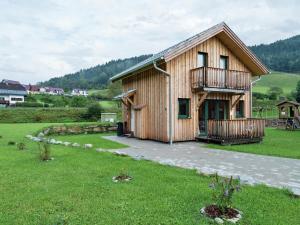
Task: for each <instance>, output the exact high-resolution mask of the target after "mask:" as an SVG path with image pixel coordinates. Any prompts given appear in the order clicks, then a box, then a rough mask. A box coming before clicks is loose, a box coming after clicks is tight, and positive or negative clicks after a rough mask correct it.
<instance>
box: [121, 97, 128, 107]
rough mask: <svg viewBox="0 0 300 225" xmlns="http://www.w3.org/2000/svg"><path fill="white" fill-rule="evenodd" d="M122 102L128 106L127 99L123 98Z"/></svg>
mask: <svg viewBox="0 0 300 225" xmlns="http://www.w3.org/2000/svg"><path fill="white" fill-rule="evenodd" d="M121 102H122V103H123V104H124V105H125V106H126V107H128V104H127V102H126V100H125V99H124V98H121Z"/></svg>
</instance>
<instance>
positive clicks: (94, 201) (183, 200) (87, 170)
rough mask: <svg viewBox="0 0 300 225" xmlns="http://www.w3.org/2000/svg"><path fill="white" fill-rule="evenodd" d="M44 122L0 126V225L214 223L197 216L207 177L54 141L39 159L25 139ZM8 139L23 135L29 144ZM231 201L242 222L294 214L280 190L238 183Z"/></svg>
mask: <svg viewBox="0 0 300 225" xmlns="http://www.w3.org/2000/svg"><path fill="white" fill-rule="evenodd" d="M48 125H49V124H42V123H36V124H1V125H0V135H1V136H2V138H0V146H1V147H0V161H1V163H0V190H1V191H0V199H1V201H0V224H5V225H11V224H13V225H15V224H22V225H31V224H47V225H48V224H53V225H54V224H56V225H58V224H72V225H76V224H80V225H81V224H125V225H126V224H128V225H129V224H130V225H134V224H161V225H162V224H165V225H168V224H172V225H176V224H180V225H185V224H186V225H192V224H202V225H208V224H213V222H212V221H211V220H209V219H206V218H204V217H202V216H201V215H199V209H200V208H201V207H202V206H204V205H206V204H209V203H211V196H210V194H211V190H210V189H209V188H208V185H209V183H210V180H211V179H210V178H209V177H206V176H202V175H198V174H196V173H195V171H194V170H186V169H180V168H174V167H169V166H163V165H158V164H156V163H153V162H150V161H143V160H142V161H134V160H132V159H130V158H128V157H118V156H115V155H113V154H111V153H98V152H96V151H92V150H91V151H84V150H82V149H75V148H70V147H64V146H56V145H55V146H51V147H52V157H54V160H53V161H49V162H41V161H40V160H39V159H38V149H37V144H36V143H33V142H31V141H29V140H27V139H26V140H24V138H23V137H24V136H25V135H26V134H29V133H34V132H35V131H36V130H39V129H41V128H42V127H45V126H48ZM69 137H71V136H69ZM8 141H16V142H20V141H24V142H25V144H26V146H27V150H24V151H19V150H17V147H16V146H9V145H7V143H8ZM124 169H125V170H126V171H128V172H129V175H130V176H132V177H133V180H132V181H131V182H129V183H120V184H119V183H117V184H116V183H113V182H112V180H111V179H112V176H115V175H118V174H119V173H120V171H122V170H124ZM234 205H235V207H237V208H238V209H240V210H241V211H243V213H244V216H243V219H242V220H241V222H240V223H239V224H241V225H254V224H257V225H260V224H264V225H273V224H276V225H286V224H298V222H299V220H300V214H299V210H300V200H299V198H294V197H291V196H290V195H289V193H288V192H287V191H284V190H279V189H275V188H268V187H265V186H255V187H250V186H243V188H242V191H241V192H240V193H239V194H238V195H236V196H234Z"/></svg>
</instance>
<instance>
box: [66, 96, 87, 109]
mask: <svg viewBox="0 0 300 225" xmlns="http://www.w3.org/2000/svg"><path fill="white" fill-rule="evenodd" d="M87 102H88V101H87V98H86V97H83V96H74V97H72V100H71V102H70V106H71V107H85V106H86V105H87Z"/></svg>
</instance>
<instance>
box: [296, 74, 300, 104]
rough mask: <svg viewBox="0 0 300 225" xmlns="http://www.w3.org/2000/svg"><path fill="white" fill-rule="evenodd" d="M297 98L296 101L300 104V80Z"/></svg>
mask: <svg viewBox="0 0 300 225" xmlns="http://www.w3.org/2000/svg"><path fill="white" fill-rule="evenodd" d="M295 98H296V101H297V102H299V103H300V80H299V81H298V83H297V87H296V93H295Z"/></svg>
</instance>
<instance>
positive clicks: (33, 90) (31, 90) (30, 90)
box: [23, 84, 40, 94]
mask: <svg viewBox="0 0 300 225" xmlns="http://www.w3.org/2000/svg"><path fill="white" fill-rule="evenodd" d="M23 86H24V87H25V88H26V91H27V94H39V93H40V87H39V86H37V85H31V84H29V85H26V84H23Z"/></svg>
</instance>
